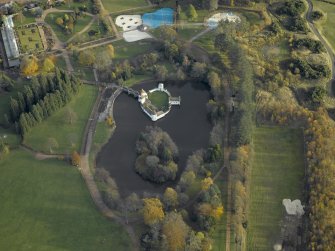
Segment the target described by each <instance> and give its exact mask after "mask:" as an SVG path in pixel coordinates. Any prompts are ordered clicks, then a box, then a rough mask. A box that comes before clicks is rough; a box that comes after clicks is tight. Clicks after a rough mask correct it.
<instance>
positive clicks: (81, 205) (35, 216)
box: [0, 151, 131, 251]
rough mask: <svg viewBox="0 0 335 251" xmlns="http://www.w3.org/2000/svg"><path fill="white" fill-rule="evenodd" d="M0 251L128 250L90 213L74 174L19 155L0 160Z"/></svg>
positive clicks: (55, 163)
mask: <svg viewBox="0 0 335 251" xmlns="http://www.w3.org/2000/svg"><path fill="white" fill-rule="evenodd" d="M0 190H1V191H2V193H1V194H0V199H1V201H2V203H1V207H0V225H1V226H4V227H2V228H0V250H36V251H38V250H49V251H53V250H68V251H70V250H73V251H74V250H87V251H88V250H130V249H131V248H130V244H129V243H130V241H129V238H128V236H127V234H126V232H125V231H124V230H123V229H122V228H121V227H120V226H118V225H116V224H115V223H113V222H111V221H108V220H107V219H106V218H104V217H103V216H102V215H101V214H100V213H99V212H98V211H97V210H96V208H95V206H94V204H93V202H92V200H91V198H90V195H89V193H88V191H87V188H86V187H85V184H84V182H83V179H82V178H81V175H80V173H79V172H78V170H77V169H75V168H72V167H71V166H69V165H68V164H66V163H65V162H61V161H59V160H43V161H37V160H35V159H34V158H33V157H31V156H30V154H28V153H26V152H23V151H13V152H11V154H10V155H9V156H8V157H7V158H6V159H5V160H2V161H1V160H0Z"/></svg>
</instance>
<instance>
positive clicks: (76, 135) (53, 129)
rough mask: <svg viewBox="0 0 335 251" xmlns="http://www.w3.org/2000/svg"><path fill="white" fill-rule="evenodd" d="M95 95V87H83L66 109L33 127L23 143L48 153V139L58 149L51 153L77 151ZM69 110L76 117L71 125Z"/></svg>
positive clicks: (96, 90) (96, 91)
mask: <svg viewBox="0 0 335 251" xmlns="http://www.w3.org/2000/svg"><path fill="white" fill-rule="evenodd" d="M97 93H98V89H97V88H96V87H94V86H88V85H83V86H82V87H81V89H80V92H79V94H78V95H77V96H75V97H73V99H72V101H71V102H70V103H69V104H68V105H67V106H66V107H63V108H62V109H60V110H59V111H58V112H56V113H55V114H53V115H52V116H51V117H49V118H48V119H47V120H45V121H43V122H42V123H41V124H39V125H38V126H36V127H34V128H33V129H32V130H31V132H29V133H28V135H27V136H26V137H25V139H24V143H25V144H27V145H29V146H31V147H32V148H34V149H35V150H39V151H45V152H48V151H49V145H48V138H54V139H55V140H56V141H57V143H58V147H52V150H53V152H56V153H70V152H71V151H72V150H73V149H75V150H77V151H79V150H80V147H81V141H82V136H83V134H84V131H85V126H86V123H87V121H88V119H89V116H90V113H91V111H92V107H93V104H94V102H95V100H96V97H97ZM69 109H71V110H72V111H73V112H74V113H75V117H76V118H75V119H74V120H73V122H72V124H70V122H69V121H68V115H67V114H68V111H69Z"/></svg>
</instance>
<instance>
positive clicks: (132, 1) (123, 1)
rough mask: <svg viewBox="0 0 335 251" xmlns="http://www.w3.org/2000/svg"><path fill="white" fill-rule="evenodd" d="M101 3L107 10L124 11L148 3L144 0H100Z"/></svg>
mask: <svg viewBox="0 0 335 251" xmlns="http://www.w3.org/2000/svg"><path fill="white" fill-rule="evenodd" d="M102 4H103V5H104V7H105V9H106V10H108V11H109V12H116V11H124V10H127V9H131V8H137V7H145V6H147V5H148V3H147V2H146V1H145V0H102Z"/></svg>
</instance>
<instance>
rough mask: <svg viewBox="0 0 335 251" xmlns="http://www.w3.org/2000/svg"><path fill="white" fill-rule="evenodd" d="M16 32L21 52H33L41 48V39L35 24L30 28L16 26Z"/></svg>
mask: <svg viewBox="0 0 335 251" xmlns="http://www.w3.org/2000/svg"><path fill="white" fill-rule="evenodd" d="M16 34H17V36H18V37H19V41H20V43H19V47H20V48H21V52H23V53H33V52H38V51H42V50H43V43H42V39H41V36H40V33H39V30H38V27H37V26H36V25H35V26H33V27H30V28H24V27H20V28H17V29H16Z"/></svg>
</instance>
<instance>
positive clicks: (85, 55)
mask: <svg viewBox="0 0 335 251" xmlns="http://www.w3.org/2000/svg"><path fill="white" fill-rule="evenodd" d="M78 61H79V64H81V65H85V66H92V65H93V64H94V63H95V55H94V53H93V51H92V50H84V51H81V52H79V56H78Z"/></svg>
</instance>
